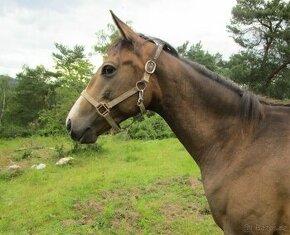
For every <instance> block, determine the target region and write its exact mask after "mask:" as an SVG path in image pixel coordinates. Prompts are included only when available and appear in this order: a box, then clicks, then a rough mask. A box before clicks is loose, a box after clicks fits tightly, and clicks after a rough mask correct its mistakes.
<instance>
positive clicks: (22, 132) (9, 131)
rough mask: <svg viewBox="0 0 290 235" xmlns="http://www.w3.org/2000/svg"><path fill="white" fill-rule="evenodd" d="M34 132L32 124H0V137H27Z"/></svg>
mask: <svg viewBox="0 0 290 235" xmlns="http://www.w3.org/2000/svg"><path fill="white" fill-rule="evenodd" d="M34 133H35V129H34V128H33V127H32V126H29V127H21V126H16V125H5V126H0V138H15V137H27V136H31V135H33V134H34Z"/></svg>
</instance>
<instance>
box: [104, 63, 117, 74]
mask: <svg viewBox="0 0 290 235" xmlns="http://www.w3.org/2000/svg"><path fill="white" fill-rule="evenodd" d="M116 71H117V69H116V68H115V67H114V66H113V65H110V64H106V65H104V67H103V68H102V75H104V76H105V77H112V76H113V75H114V74H115V72H116Z"/></svg>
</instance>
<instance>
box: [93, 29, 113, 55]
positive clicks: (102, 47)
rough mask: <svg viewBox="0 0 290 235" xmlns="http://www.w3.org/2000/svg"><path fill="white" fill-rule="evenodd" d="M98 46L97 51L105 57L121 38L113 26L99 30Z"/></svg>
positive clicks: (96, 46) (97, 34)
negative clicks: (114, 43)
mask: <svg viewBox="0 0 290 235" xmlns="http://www.w3.org/2000/svg"><path fill="white" fill-rule="evenodd" d="M96 36H97V44H96V45H95V48H94V49H95V51H96V52H97V53H99V54H101V55H104V54H105V53H106V51H107V50H108V48H109V46H110V45H111V44H112V42H114V41H115V40H116V39H117V38H118V37H119V31H118V30H117V28H116V26H115V25H113V24H107V28H106V29H102V30H99V31H98V32H97V33H96Z"/></svg>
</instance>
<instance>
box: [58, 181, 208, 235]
mask: <svg viewBox="0 0 290 235" xmlns="http://www.w3.org/2000/svg"><path fill="white" fill-rule="evenodd" d="M140 200H141V201H143V202H144V201H145V202H148V205H147V204H146V206H148V208H150V207H151V206H153V207H154V208H153V210H156V216H157V218H162V220H164V221H166V223H164V224H163V225H162V227H160V226H159V227H158V222H156V221H155V222H154V221H151V222H150V223H154V224H155V223H156V226H155V225H154V226H155V227H157V228H158V231H156V232H161V233H164V232H165V231H167V230H168V229H169V228H170V223H171V222H172V221H174V220H175V219H180V218H185V219H186V218H189V217H190V216H200V217H202V216H204V215H205V214H208V213H209V207H208V204H207V202H206V200H205V197H204V191H203V187H202V184H201V182H200V180H198V179H197V178H194V177H191V176H176V177H170V178H165V179H164V178H162V179H158V180H157V181H155V182H153V183H152V184H149V185H146V186H139V187H134V188H116V189H113V190H108V191H102V192H100V193H99V194H98V195H96V197H95V198H94V199H90V200H87V201H84V202H76V203H75V204H74V208H75V210H77V211H78V213H79V214H80V217H79V218H78V219H76V220H65V221H63V225H64V226H71V225H76V224H78V225H90V226H91V227H94V228H96V229H107V230H108V229H109V230H110V231H111V230H112V231H117V230H118V229H120V228H122V231H126V233H134V234H136V233H140V232H142V229H144V228H142V225H141V226H140V224H142V220H143V219H144V215H143V214H142V212H141V211H140V208H139V207H138V202H140ZM154 216H155V215H154ZM145 219H146V218H145ZM152 227H153V226H152Z"/></svg>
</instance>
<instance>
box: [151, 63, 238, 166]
mask: <svg viewBox="0 0 290 235" xmlns="http://www.w3.org/2000/svg"><path fill="white" fill-rule="evenodd" d="M163 61H164V60H163ZM160 64H161V65H160V66H161V68H160V76H159V77H158V83H159V86H160V90H161V92H160V96H161V97H160V98H159V100H160V102H157V105H156V106H155V108H154V110H155V111H156V112H158V113H159V114H160V115H161V116H162V117H163V118H164V119H165V120H166V122H167V123H168V124H169V126H170V127H171V128H172V130H173V132H174V133H175V134H176V136H177V138H178V139H179V140H180V141H181V142H182V144H183V145H184V146H185V147H186V149H187V150H188V151H189V153H190V154H191V155H192V156H193V158H194V159H195V161H196V162H197V163H198V164H199V165H201V164H202V162H204V161H206V159H205V158H206V156H207V155H208V152H210V151H211V150H212V148H217V146H223V145H224V143H225V142H226V141H227V140H228V139H230V137H231V136H230V135H231V132H235V131H236V130H235V128H239V127H238V126H239V125H237V122H238V120H239V119H238V117H237V116H238V115H237V113H238V110H239V100H240V98H239V96H238V94H236V93H235V92H233V91H231V90H229V89H228V88H226V87H224V86H223V85H221V84H219V83H217V82H215V81H213V80H212V79H210V78H206V77H203V75H201V74H200V73H198V72H197V71H195V70H194V69H193V68H191V67H190V66H189V65H186V64H185V63H184V62H182V61H181V60H179V59H177V58H170V59H169V60H167V61H166V62H161V63H160Z"/></svg>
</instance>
